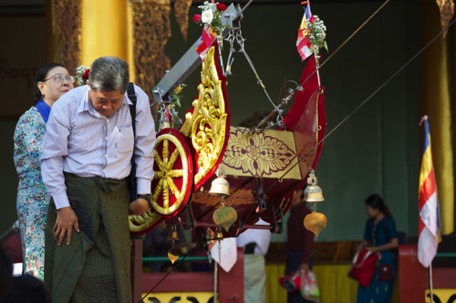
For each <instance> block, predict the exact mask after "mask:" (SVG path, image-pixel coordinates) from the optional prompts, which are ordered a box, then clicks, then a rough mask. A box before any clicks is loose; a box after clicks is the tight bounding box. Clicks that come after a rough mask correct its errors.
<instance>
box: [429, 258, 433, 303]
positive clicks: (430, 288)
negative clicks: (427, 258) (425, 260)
mask: <svg viewBox="0 0 456 303" xmlns="http://www.w3.org/2000/svg"><path fill="white" fill-rule="evenodd" d="M433 288H434V287H433V286H432V262H431V264H429V295H430V298H431V303H434V294H433V292H432V290H433Z"/></svg>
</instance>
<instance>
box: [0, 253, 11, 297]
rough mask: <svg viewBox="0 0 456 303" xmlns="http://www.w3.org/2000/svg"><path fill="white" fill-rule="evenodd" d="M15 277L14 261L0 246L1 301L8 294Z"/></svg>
mask: <svg viewBox="0 0 456 303" xmlns="http://www.w3.org/2000/svg"><path fill="white" fill-rule="evenodd" d="M12 279H13V263H11V259H10V258H9V256H8V254H7V253H6V252H5V251H4V250H3V249H2V248H1V247H0V302H3V299H5V298H6V296H7V295H8V292H9V289H10V285H11V281H12Z"/></svg>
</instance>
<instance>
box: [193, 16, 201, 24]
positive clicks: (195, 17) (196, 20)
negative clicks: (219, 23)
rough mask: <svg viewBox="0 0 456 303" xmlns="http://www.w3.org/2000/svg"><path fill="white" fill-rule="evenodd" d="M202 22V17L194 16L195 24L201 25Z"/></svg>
mask: <svg viewBox="0 0 456 303" xmlns="http://www.w3.org/2000/svg"><path fill="white" fill-rule="evenodd" d="M200 21H201V15H199V14H195V15H193V22H195V23H200Z"/></svg>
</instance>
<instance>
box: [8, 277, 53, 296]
mask: <svg viewBox="0 0 456 303" xmlns="http://www.w3.org/2000/svg"><path fill="white" fill-rule="evenodd" d="M0 302H2V303H52V299H51V294H50V293H49V290H48V289H47V287H46V285H45V284H44V282H43V281H42V280H40V279H38V278H36V277H34V276H32V275H28V274H25V275H23V276H17V277H13V278H12V280H11V285H10V289H9V292H8V295H7V296H6V298H5V300H4V301H0Z"/></svg>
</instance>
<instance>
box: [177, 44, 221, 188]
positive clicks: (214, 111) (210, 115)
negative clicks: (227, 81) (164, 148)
mask: <svg viewBox="0 0 456 303" xmlns="http://www.w3.org/2000/svg"><path fill="white" fill-rule="evenodd" d="M214 50H215V48H214V47H211V48H210V50H209V52H208V53H207V55H206V59H205V60H204V62H203V64H202V71H201V84H200V85H198V90H199V97H198V99H196V100H194V101H193V103H192V104H193V113H187V115H186V116H185V122H184V124H183V125H182V127H181V129H180V132H181V133H182V134H184V136H186V137H191V140H192V145H193V148H194V149H195V151H196V153H197V154H198V163H197V168H196V169H197V172H196V174H195V177H194V181H195V183H199V182H200V181H201V180H202V179H203V178H204V177H205V176H206V175H207V174H208V173H209V172H210V170H211V169H212V168H213V167H214V166H215V164H216V162H217V160H218V159H219V157H221V154H222V151H223V146H224V144H225V137H226V136H225V133H226V123H227V119H228V114H227V113H226V111H225V98H224V96H223V90H222V80H220V79H219V76H218V73H217V67H216V63H215V61H214V60H215V59H214Z"/></svg>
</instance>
